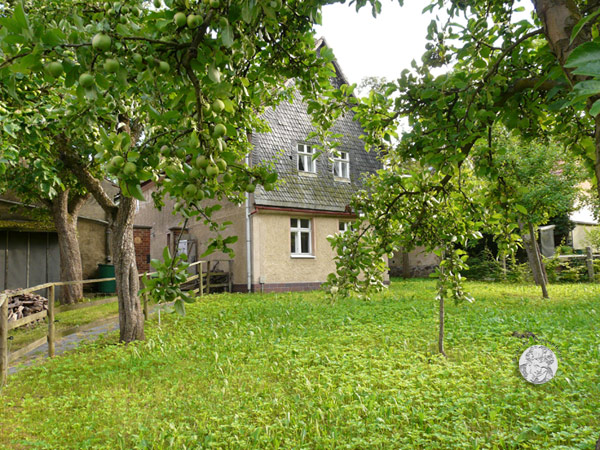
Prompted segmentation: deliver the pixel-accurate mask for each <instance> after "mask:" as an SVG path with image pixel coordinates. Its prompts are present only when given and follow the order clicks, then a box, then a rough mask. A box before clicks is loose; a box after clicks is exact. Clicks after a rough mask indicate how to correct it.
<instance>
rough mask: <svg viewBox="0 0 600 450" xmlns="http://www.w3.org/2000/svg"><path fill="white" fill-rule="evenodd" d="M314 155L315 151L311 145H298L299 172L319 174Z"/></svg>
mask: <svg viewBox="0 0 600 450" xmlns="http://www.w3.org/2000/svg"><path fill="white" fill-rule="evenodd" d="M314 154H315V150H314V148H312V147H311V146H310V145H305V144H298V172H309V173H317V164H316V162H315V160H313V156H314Z"/></svg>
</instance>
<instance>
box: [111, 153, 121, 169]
mask: <svg viewBox="0 0 600 450" xmlns="http://www.w3.org/2000/svg"><path fill="white" fill-rule="evenodd" d="M110 164H111V165H112V166H115V167H117V168H119V169H120V168H121V167H123V165H124V164H125V158H123V157H122V156H121V155H117V156H113V159H111V160H110Z"/></svg>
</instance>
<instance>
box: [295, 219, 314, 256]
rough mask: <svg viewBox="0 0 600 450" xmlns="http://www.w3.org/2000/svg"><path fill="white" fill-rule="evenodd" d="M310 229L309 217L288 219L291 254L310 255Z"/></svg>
mask: <svg viewBox="0 0 600 450" xmlns="http://www.w3.org/2000/svg"><path fill="white" fill-rule="evenodd" d="M311 235H312V231H311V223H310V219H290V238H291V239H290V241H291V251H292V255H295V256H303V255H312V236H311Z"/></svg>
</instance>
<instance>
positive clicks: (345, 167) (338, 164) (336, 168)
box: [331, 152, 350, 179]
mask: <svg viewBox="0 0 600 450" xmlns="http://www.w3.org/2000/svg"><path fill="white" fill-rule="evenodd" d="M331 171H332V172H333V175H334V176H335V177H339V178H347V179H350V155H349V154H348V152H339V155H336V156H334V157H333V164H332V167H331Z"/></svg>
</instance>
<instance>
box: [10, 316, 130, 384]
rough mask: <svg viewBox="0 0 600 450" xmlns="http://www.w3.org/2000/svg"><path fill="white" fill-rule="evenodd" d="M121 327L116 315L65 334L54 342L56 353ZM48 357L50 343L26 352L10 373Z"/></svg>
mask: <svg viewBox="0 0 600 450" xmlns="http://www.w3.org/2000/svg"><path fill="white" fill-rule="evenodd" d="M118 329H119V318H118V317H114V318H112V320H110V321H109V322H105V323H102V324H100V325H98V326H96V327H93V328H90V329H87V330H84V331H80V332H76V333H73V334H70V335H68V336H65V337H64V338H62V339H60V340H59V341H57V342H56V343H55V344H54V354H55V355H60V354H62V353H64V352H66V351H69V350H73V349H74V348H76V347H77V346H78V345H79V343H80V342H81V341H85V342H92V341H95V340H96V339H98V337H99V336H100V335H101V334H105V333H110V332H111V331H115V330H118ZM47 358H48V344H47V343H46V344H44V345H41V346H40V347H38V348H36V349H34V350H32V351H30V352H29V353H27V354H25V355H24V356H23V357H22V358H19V359H18V360H17V361H14V362H13V363H12V364H13V365H11V366H10V367H9V368H8V374H9V375H10V374H13V373H15V372H18V371H19V370H21V369H24V368H25V367H29V366H32V365H34V364H37V363H40V362H43V361H44V360H46V359H47Z"/></svg>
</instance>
